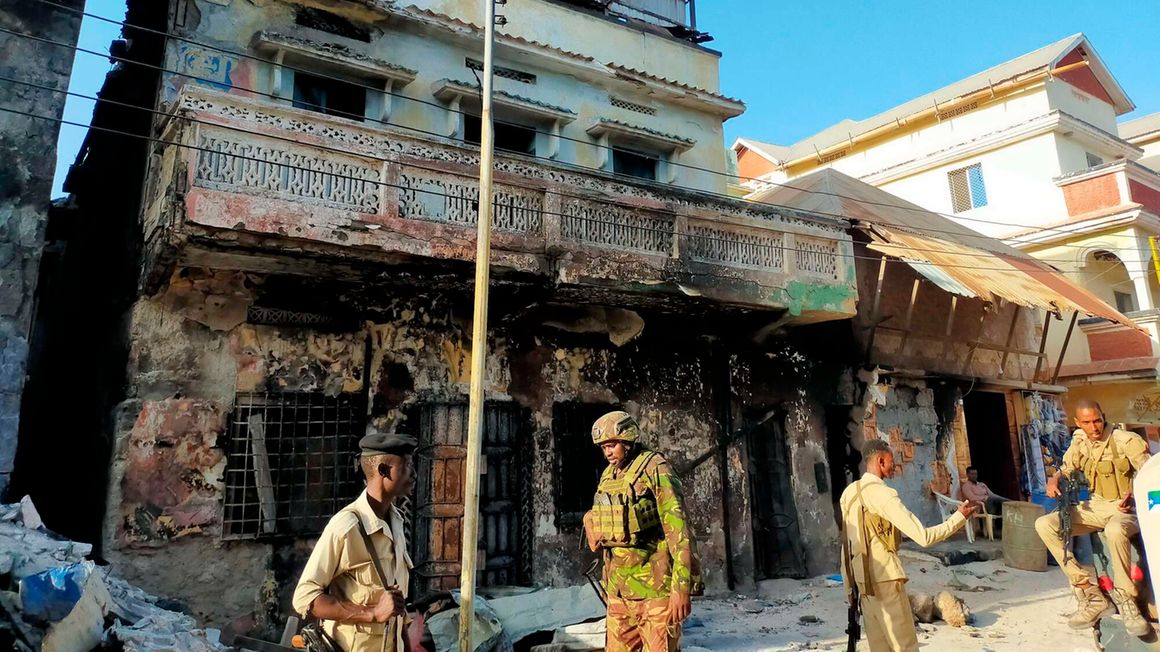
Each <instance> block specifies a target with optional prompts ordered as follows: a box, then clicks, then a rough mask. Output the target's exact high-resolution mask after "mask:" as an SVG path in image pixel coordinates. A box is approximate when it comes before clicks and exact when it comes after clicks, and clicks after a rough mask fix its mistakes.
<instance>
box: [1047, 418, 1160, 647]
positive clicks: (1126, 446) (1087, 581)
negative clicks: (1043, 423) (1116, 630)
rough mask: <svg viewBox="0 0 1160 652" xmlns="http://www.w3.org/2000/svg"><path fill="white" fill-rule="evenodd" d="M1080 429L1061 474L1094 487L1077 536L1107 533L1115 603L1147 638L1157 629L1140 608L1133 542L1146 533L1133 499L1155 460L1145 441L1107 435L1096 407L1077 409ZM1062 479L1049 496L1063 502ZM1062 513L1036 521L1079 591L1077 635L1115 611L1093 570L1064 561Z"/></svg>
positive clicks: (1079, 515)
mask: <svg viewBox="0 0 1160 652" xmlns="http://www.w3.org/2000/svg"><path fill="white" fill-rule="evenodd" d="M1075 425H1076V426H1078V427H1079V429H1078V430H1076V431H1075V435H1074V436H1073V437H1072V440H1071V445H1070V446H1068V448H1067V452H1066V453H1064V455H1063V464H1062V465H1061V466H1060V468H1059V474H1063V475H1071V474H1072V473H1073V472H1074V471H1077V470H1078V471H1082V472H1083V474H1084V476H1085V477H1086V478H1087V481H1088V483H1089V484H1090V489H1091V497H1090V499H1089V500H1085V501H1083V502H1081V503H1079V504H1078V505H1076V506H1075V507H1074V508H1072V515H1071V523H1072V534H1073V535H1080V534H1089V533H1092V532H1100V531H1103V533H1104V536H1105V537H1106V538H1107V541H1108V548H1109V549H1110V552H1111V557H1112V568H1113V569H1114V575H1115V578H1114V579H1115V589H1114V590H1113V591H1112V598H1113V599H1114V600H1115V602H1116V605H1117V606H1118V607H1119V610H1120V615H1121V617H1122V618H1123V620H1124V629H1126V630H1128V632H1129V633H1131V634H1132V635H1134V636H1145V635H1147V634H1148V633H1149V632H1151V631H1152V628H1151V626H1150V625H1149V624H1148V622H1147V621H1146V620H1144V618H1143V616H1141V615H1140V607H1139V605H1138V604H1137V603H1136V584H1135V583H1134V582H1132V576H1131V571H1130V568H1131V563H1132V547H1131V538H1132V537H1133V536H1135V535H1136V533H1138V532H1139V531H1140V525H1139V523H1138V522H1137V520H1136V513H1135V512H1136V508H1135V501H1134V500H1133V499H1132V480H1133V479H1134V478H1135V477H1136V473H1137V472H1138V471H1139V470H1140V469H1141V468H1142V467H1143V466H1144V463H1145V462H1147V461H1148V458H1149V457H1151V455H1149V454H1148V444H1147V442H1145V441H1144V440H1143V439H1141V438H1140V436H1139V435H1136V434H1135V433H1132V432H1128V431H1126V430H1118V429H1114V430H1111V432H1109V431H1108V429H1107V424H1106V423H1105V421H1104V412H1103V410H1102V409H1101V408H1100V404H1099V403H1096V402H1095V401H1080V402H1079V403H1077V404H1076V408H1075ZM1059 474H1057V475H1055V476H1052V477H1051V478H1049V479H1048V480H1047V495H1048V496H1049V497H1052V498H1055V497H1057V496H1059V477H1060V476H1059ZM1059 527H1060V526H1059V512H1058V511H1055V512H1052V513H1050V514H1047V515H1046V516H1041V517H1039V519H1038V520H1036V521H1035V530H1036V531H1037V532H1039V537H1040V538H1041V539H1043V543H1044V544H1046V545H1047V549H1048V550H1050V551H1051V556H1053V557H1055V561H1057V562H1058V563H1059V567H1060V568H1061V569H1063V572H1064V574H1065V575H1067V579H1068V582H1070V583H1071V585H1072V586H1073V587H1075V590H1076V597H1077V599H1078V600H1079V609H1077V610H1076V612H1075V613H1074V614H1072V616H1071V618H1070V619H1069V620H1068V624H1069V625H1071V626H1072V627H1075V628H1077V629H1083V628H1086V627H1091V626H1093V625H1095V624H1096V622H1098V621H1099V619H1100V618H1101V617H1103V616H1104V615H1106V614H1108V613H1110V612H1111V611H1112V605H1111V603H1109V602H1108V599H1107V597H1105V596H1104V593H1103V591H1101V590H1100V588H1099V585H1098V584H1097V583H1096V577H1095V573H1094V572H1093V570H1092V569H1088V568H1084V567H1083V566H1081V565H1080V564H1079V562H1077V561H1076V559H1075V556H1074V555H1069V556H1068V559H1067V561H1066V562H1065V561H1064V559H1063V558H1064V548H1063V542H1062V541H1060V538H1059Z"/></svg>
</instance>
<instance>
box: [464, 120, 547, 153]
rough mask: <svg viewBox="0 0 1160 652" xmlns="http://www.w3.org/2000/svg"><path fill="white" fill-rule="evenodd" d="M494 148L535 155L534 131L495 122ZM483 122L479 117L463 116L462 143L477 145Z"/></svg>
mask: <svg viewBox="0 0 1160 652" xmlns="http://www.w3.org/2000/svg"><path fill="white" fill-rule="evenodd" d="M494 125H495V148H496V149H499V150H503V151H505V152H515V153H516V154H529V155H532V156H534V155H535V154H536V130H535V129H532V128H531V127H523V126H520V125H513V124H509V123H502V122H496V123H494ZM482 130H483V121H482V120H481V119H480V118H479V116H474V115H464V116H463V140H464V142H468V143H471V144H473V145H478V144H479V143H480V138H481V137H482Z"/></svg>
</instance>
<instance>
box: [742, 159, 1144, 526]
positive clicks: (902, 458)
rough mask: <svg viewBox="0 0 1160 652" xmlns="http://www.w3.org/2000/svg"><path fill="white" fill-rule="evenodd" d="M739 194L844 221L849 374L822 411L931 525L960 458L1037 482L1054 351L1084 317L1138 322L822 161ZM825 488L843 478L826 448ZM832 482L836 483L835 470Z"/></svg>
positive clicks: (1055, 399)
mask: <svg viewBox="0 0 1160 652" xmlns="http://www.w3.org/2000/svg"><path fill="white" fill-rule="evenodd" d="M749 198H750V199H751V200H752V201H756V202H762V203H769V204H777V205H782V206H788V207H795V208H799V209H802V210H808V211H813V212H816V213H819V214H823V215H839V216H842V217H844V218H846V219H848V220H849V221H850V223H851V227H852V235H853V239H854V252H855V257H856V262H855V266H856V268H857V275H858V311H857V316H856V317H855V318H854V319H853V320H852V321H851V326H852V328H851V338H852V340H853V341H854V351H855V353H854V357H853V358H852V359H851V368H850V373H851V378H850V382H849V383H848V384H844V385H843V387H845V388H846V389H845V391H841V392H839V393H840V395H841V398H843V399H844V400H846V401H848V403H849V409H848V410H846V411H845V412H844V413H843V410H842V409H841V408H834V419H835V420H834V421H832V422H831V424H830V430H829V437H830V438H831V444H830V445H831V447H832V450H840V448H839V446H838V444H837V443H836V442H833V441H832V440H833V439H834V438H835V437H837V436H838V435H837V433H838V432H839V429H840V427H841V426H842V422H843V417H844V416H845V417H847V418H845V428H846V435H847V439H848V441H847V446H848V449H847V450H848V451H852V450H858V449H860V448H861V445H862V443H863V442H865V441H866V440H869V439H885V440H887V441H889V442H890V444H891V447H892V448H893V449H894V450H895V452H896V456H897V462H898V465H899V472H898V475H897V476H896V477H895V479H894V480H893V481H892V484H893V485H894V486H895V488H897V489H898V491H899V494H900V495H901V496H902V498H903V501H904V502H905V503H906V504H907V506H908V507H909V508H910V509H911V510H912V511H914V513H916V514H917V515H919V517H920V518H922V519H923V520H924V521H925V522H927V523H934V522H938V521H941V520H943V519H942V516H941V514H940V511H939V507H938V501H937V498H936V494H941V495H943V496H946V497H949V498H952V499H957V497H958V495H959V494H958V487H959V482H960V480H961V479H963V478H965V477H966V468H967V466H971V465H973V466H975V467H977V468H978V470H979V475H980V478H982V479H983V480H984V481H986V482H987V484H988V486H990V487H991V488H992V489H993V490H994V491H995V492H996V493H997V494H999V495H1003V496H1009V497H1012V498H1015V499H1026V498H1030V497H1031V496H1032V495H1033V494H1036V493H1041V492H1042V491H1043V490H1044V483H1045V481H1046V478H1047V477H1049V476H1050V475H1052V474H1053V473H1054V472H1055V468H1054V465H1056V464H1058V462H1057V461H1056V460H1057V458H1060V457H1061V456H1062V452H1063V451H1062V450H1061V449H1060V448H1059V447H1060V446H1061V445H1062V446H1063V447H1064V448H1066V445H1067V443H1068V442H1069V441H1070V434H1071V432H1072V421H1071V419H1070V418H1069V417H1068V416H1067V415H1065V413H1064V411H1063V404H1062V396H1063V395H1064V393H1065V392H1066V388H1065V387H1062V386H1061V385H1060V383H1059V374H1060V369H1061V367H1062V365H1063V358H1064V355H1065V354H1066V344H1065V345H1064V350H1063V351H1059V352H1058V355H1057V356H1056V357H1055V358H1054V359H1053V358H1051V356H1049V355H1048V353H1047V340H1048V337H1049V336H1050V334H1051V333H1052V329H1053V328H1055V329H1063V330H1066V331H1067V338H1070V337H1071V333H1072V330H1073V329H1074V327H1075V320H1074V318H1073V319H1072V320H1071V321H1070V322H1064V321H1063V319H1062V315H1063V314H1068V315H1069V316H1073V315H1076V314H1080V313H1083V314H1086V315H1090V316H1094V317H1098V318H1102V319H1107V320H1110V321H1112V322H1114V323H1117V324H1122V325H1124V326H1125V327H1127V328H1134V329H1135V328H1138V327H1137V326H1136V325H1135V324H1133V323H1132V321H1131V320H1130V319H1128V318H1127V317H1125V316H1124V315H1122V314H1120V313H1119V312H1117V311H1116V310H1115V309H1114V308H1112V307H1111V306H1109V305H1107V304H1106V303H1104V302H1103V301H1102V300H1100V299H1099V298H1098V297H1097V296H1096V295H1094V294H1093V293H1092V292H1089V291H1088V290H1086V289H1085V288H1083V287H1081V286H1079V285H1077V284H1075V283H1073V282H1072V281H1070V280H1068V279H1067V278H1066V277H1065V276H1064V275H1063V274H1062V273H1060V272H1059V271H1057V270H1055V269H1053V268H1051V267H1049V266H1048V265H1047V264H1045V263H1043V262H1040V261H1038V260H1036V259H1035V258H1033V257H1031V256H1030V255H1028V254H1026V253H1023V252H1021V251H1019V250H1018V249H1015V248H1013V247H1009V246H1007V245H1005V244H1003V243H1002V242H1000V241H998V240H996V239H993V238H990V237H988V236H984V235H982V234H980V233H978V232H975V231H973V230H971V229H969V228H967V227H964V226H962V225H960V224H958V223H956V222H954V221H952V220H950V219H948V218H946V217H943V216H942V215H939V214H937V213H934V212H932V211H929V210H927V209H924V208H922V207H920V206H918V205H916V204H912V203H910V202H907V201H906V200H904V199H901V198H899V197H897V196H895V195H892V194H890V193H888V192H886V191H885V190H881V189H879V188H875V187H874V186H871V185H869V184H867V183H864V182H862V181H859V180H857V179H854V178H853V177H850V176H848V175H845V174H843V173H842V172H839V171H837V170H834V169H830V168H826V169H823V170H819V171H817V172H813V173H810V174H808V175H806V176H803V177H801V178H799V179H795V180H794V183H793V184H790V185H785V186H777V187H773V188H768V189H764V190H759V191H757V192H755V193H753V194H751V195H750V197H749ZM830 459H831V462H832V463H834V466H833V469H834V473H835V484H836V485H838V486H840V487H841V486H844V484H845V482H846V481H847V480H850V479H852V478H854V477H857V475H856V474H857V467H856V460H857V457H856V456H854V459H850V458H849V457H848V458H847V463H846V465H845V469H842V466H841V465H840V464H839V463H838V460H836V459H835V458H834V457H833V456H831V458H830ZM842 470H845V471H846V477H845V478H842V477H841V475H840V474H841V471H842Z"/></svg>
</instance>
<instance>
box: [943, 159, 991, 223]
mask: <svg viewBox="0 0 1160 652" xmlns="http://www.w3.org/2000/svg"><path fill="white" fill-rule="evenodd" d="M947 183H948V184H949V185H950V189H951V205H952V207H953V208H954V211H955V212H956V213H963V212H965V211H969V210H971V209H972V208H980V207H982V206H986V205H987V187H986V184H984V183H983V167H982V165H981V164H979V163H975V164H974V165H968V166H967V167H965V168H959V169H957V170H951V171H950V172H947Z"/></svg>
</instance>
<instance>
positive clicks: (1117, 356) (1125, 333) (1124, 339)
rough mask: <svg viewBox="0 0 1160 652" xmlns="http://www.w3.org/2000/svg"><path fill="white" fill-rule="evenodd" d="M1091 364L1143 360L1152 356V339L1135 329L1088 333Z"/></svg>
mask: <svg viewBox="0 0 1160 652" xmlns="http://www.w3.org/2000/svg"><path fill="white" fill-rule="evenodd" d="M1087 339H1088V348H1089V349H1091V354H1092V362H1099V361H1101V360H1121V359H1123V358H1143V357H1147V356H1150V355H1152V339H1151V338H1149V337H1148V336H1147V335H1145V334H1143V333H1141V332H1140V331H1138V330H1135V329H1127V328H1125V329H1124V330H1118V331H1112V332H1110V333H1088V336H1087Z"/></svg>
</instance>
